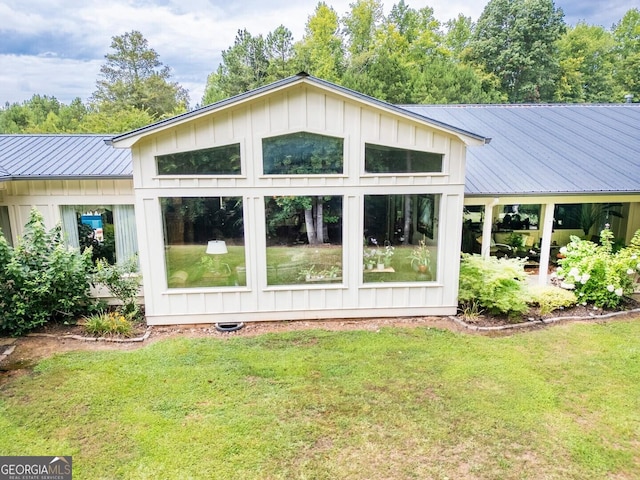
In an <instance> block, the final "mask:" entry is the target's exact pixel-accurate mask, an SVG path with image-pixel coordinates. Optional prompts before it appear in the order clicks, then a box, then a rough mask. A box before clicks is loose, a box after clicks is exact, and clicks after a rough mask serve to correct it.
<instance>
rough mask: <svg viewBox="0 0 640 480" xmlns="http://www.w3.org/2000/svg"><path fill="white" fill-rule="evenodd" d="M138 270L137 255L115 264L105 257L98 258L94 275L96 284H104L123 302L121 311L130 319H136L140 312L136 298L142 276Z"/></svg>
mask: <svg viewBox="0 0 640 480" xmlns="http://www.w3.org/2000/svg"><path fill="white" fill-rule="evenodd" d="M137 272H138V257H137V256H134V257H132V258H131V259H129V260H128V261H126V262H122V263H118V264H115V265H110V264H109V263H108V262H107V261H106V260H105V259H98V260H97V261H96V270H95V273H94V274H93V276H92V282H93V283H94V284H101V285H104V286H105V287H107V289H108V290H109V292H110V293H111V295H113V296H114V297H115V298H117V299H118V300H120V302H122V308H121V311H122V313H123V314H124V315H126V316H127V317H129V318H130V319H134V318H135V317H137V316H138V315H139V313H140V309H139V308H138V305H137V304H136V299H137V297H138V292H139V290H140V284H141V282H142V277H140V275H138V273H137Z"/></svg>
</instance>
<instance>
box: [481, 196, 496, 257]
mask: <svg viewBox="0 0 640 480" xmlns="http://www.w3.org/2000/svg"><path fill="white" fill-rule="evenodd" d="M499 201H500V199H499V198H494V199H493V200H492V201H491V203H488V204H486V205H485V207H484V223H483V224H482V249H481V250H480V253H481V255H482V257H483V258H489V255H490V254H491V228H492V227H493V207H495V206H496V205H497V204H498V202H499Z"/></svg>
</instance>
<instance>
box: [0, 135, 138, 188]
mask: <svg viewBox="0 0 640 480" xmlns="http://www.w3.org/2000/svg"><path fill="white" fill-rule="evenodd" d="M109 138H111V135H77V134H74V135H56V134H51V135H39V134H36V135H0V175H1V174H2V172H3V171H4V172H6V175H5V176H8V177H10V178H14V179H17V178H38V177H42V178H77V177H92V178H111V177H131V176H132V175H133V168H132V163H131V152H130V151H129V150H118V149H115V148H113V147H111V146H109V145H107V144H106V143H105V141H106V140H108V139H109Z"/></svg>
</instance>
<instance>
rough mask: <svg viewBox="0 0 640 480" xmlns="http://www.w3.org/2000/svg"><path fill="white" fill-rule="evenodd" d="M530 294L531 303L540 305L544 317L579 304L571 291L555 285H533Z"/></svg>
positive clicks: (530, 287)
mask: <svg viewBox="0 0 640 480" xmlns="http://www.w3.org/2000/svg"><path fill="white" fill-rule="evenodd" d="M528 293H529V303H530V304H531V305H538V306H539V307H540V313H541V314H542V315H546V314H547V313H551V312H553V311H554V310H558V309H560V308H565V307H573V306H574V305H575V304H576V303H578V297H576V294H575V293H573V292H572V291H571V290H565V289H563V288H560V287H555V286H553V285H531V286H529V289H528Z"/></svg>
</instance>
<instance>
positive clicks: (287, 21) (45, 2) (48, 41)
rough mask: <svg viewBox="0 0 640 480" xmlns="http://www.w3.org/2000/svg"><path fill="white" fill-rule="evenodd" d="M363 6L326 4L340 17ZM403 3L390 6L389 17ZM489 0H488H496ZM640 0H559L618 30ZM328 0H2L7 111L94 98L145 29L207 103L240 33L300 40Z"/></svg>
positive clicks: (461, 9) (445, 16)
mask: <svg viewBox="0 0 640 480" xmlns="http://www.w3.org/2000/svg"><path fill="white" fill-rule="evenodd" d="M354 1H355V0H325V3H327V5H329V6H331V7H332V8H333V9H334V10H335V11H336V12H337V13H338V15H339V16H340V17H342V16H344V15H345V14H346V13H348V11H349V10H350V8H349V4H350V3H354ZM398 1H399V0H391V1H384V2H383V3H384V8H385V14H387V13H388V12H389V9H390V8H391V7H392V6H393V4H395V3H398ZM487 1H488V0H487ZM638 1H639V0H555V5H556V6H557V7H560V8H562V10H563V11H564V14H565V21H566V23H567V24H569V25H575V24H576V23H577V22H578V21H586V22H587V23H589V24H593V25H602V26H604V27H606V28H610V27H611V26H612V25H613V24H614V23H617V22H618V21H620V19H621V18H622V17H623V15H624V14H625V12H626V11H627V10H629V9H630V8H634V7H638V6H639V5H637V4H636V5H634V3H636V2H638ZM405 3H406V4H407V5H408V6H410V7H411V8H414V9H419V8H422V7H425V6H430V7H432V8H433V10H434V14H435V17H436V18H437V19H438V20H440V21H442V22H446V21H447V20H449V19H451V18H454V17H456V16H457V15H458V14H459V13H462V14H464V15H466V16H469V17H471V18H472V20H474V21H476V20H477V19H478V17H479V16H480V14H481V13H482V10H483V9H484V6H485V5H486V3H487V2H485V1H482V0H405ZM317 4H318V0H296V1H291V0H268V1H266V0H243V1H237V0H236V1H234V0H110V1H108V2H105V1H104V0H0V105H4V104H5V102H9V103H14V102H18V103H21V102H23V101H24V100H28V99H30V98H31V97H32V96H33V95H34V94H39V95H48V96H53V97H55V98H57V99H58V100H59V101H60V102H62V103H65V104H69V103H70V102H71V101H72V100H73V99H74V98H76V97H79V98H80V99H81V100H82V101H83V102H86V101H87V100H88V99H89V97H90V96H91V94H92V93H93V92H94V91H95V87H96V81H97V80H98V78H99V73H100V67H101V66H102V65H103V64H104V63H105V58H104V56H105V55H106V54H107V53H111V52H112V50H111V48H110V45H111V41H112V38H113V37H115V36H118V35H123V34H124V33H127V32H131V31H133V30H137V31H140V32H141V33H142V35H143V36H144V37H145V38H146V39H147V41H148V46H149V47H150V48H152V49H154V50H155V51H156V52H157V53H158V55H159V60H160V61H161V62H162V63H163V64H164V65H167V66H169V67H170V68H171V72H172V77H171V80H172V81H175V82H178V83H179V84H180V85H181V86H182V87H184V88H186V89H187V90H188V91H189V95H190V103H191V106H192V107H193V106H195V105H196V104H199V103H200V102H201V100H202V96H203V94H204V88H205V85H206V82H207V76H208V75H209V74H210V73H211V72H213V71H215V70H216V69H217V67H218V65H219V64H220V60H221V53H222V51H223V50H226V49H228V48H229V47H231V46H232V45H233V43H234V39H235V36H236V33H237V31H238V30H241V29H247V31H249V33H251V35H254V36H257V35H259V34H262V35H264V36H266V35H267V34H268V33H269V32H271V31H273V30H275V29H276V28H277V27H278V26H280V25H284V26H285V27H287V28H288V29H289V30H291V32H292V33H293V36H294V40H295V41H298V40H300V39H301V38H302V36H303V34H304V28H305V24H306V23H307V20H308V18H309V16H311V15H312V14H313V12H314V10H315V7H316V5H317Z"/></svg>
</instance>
